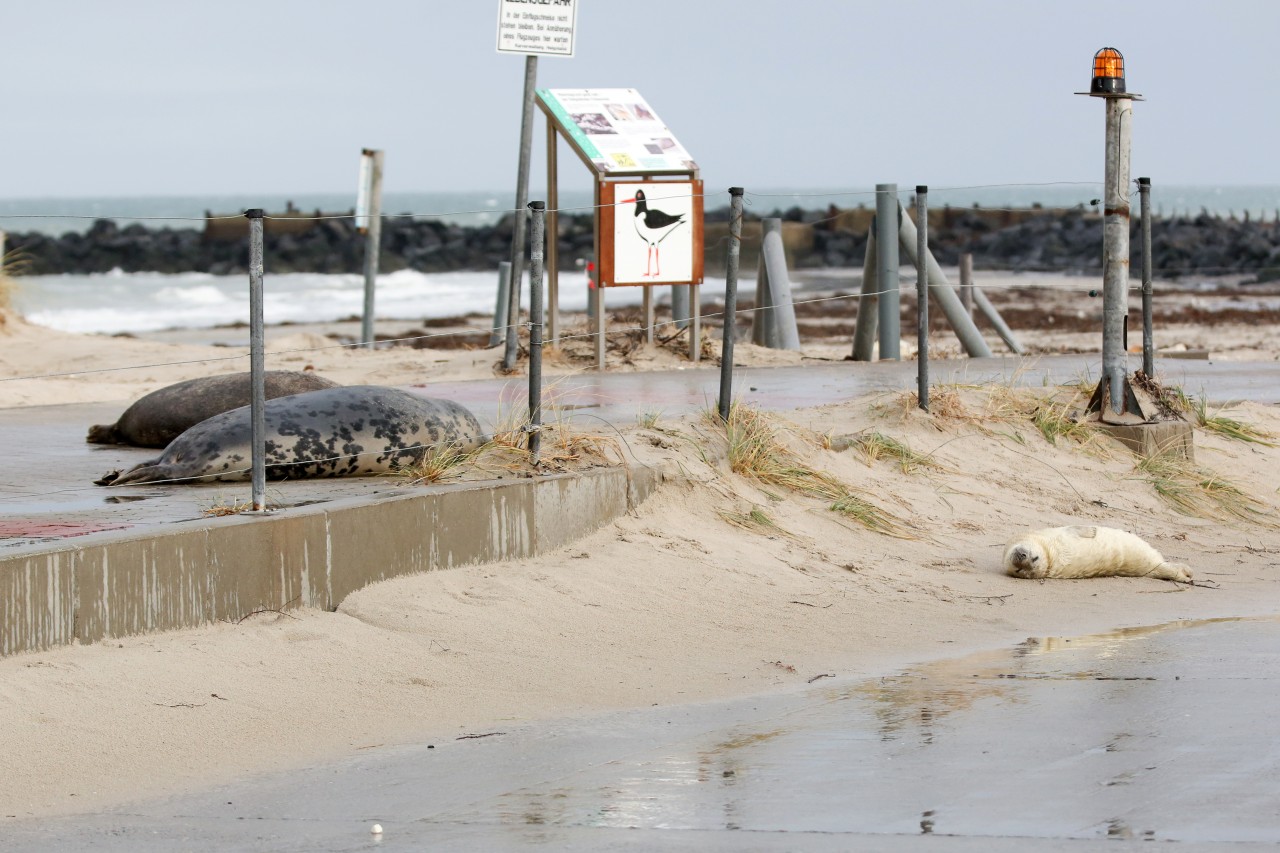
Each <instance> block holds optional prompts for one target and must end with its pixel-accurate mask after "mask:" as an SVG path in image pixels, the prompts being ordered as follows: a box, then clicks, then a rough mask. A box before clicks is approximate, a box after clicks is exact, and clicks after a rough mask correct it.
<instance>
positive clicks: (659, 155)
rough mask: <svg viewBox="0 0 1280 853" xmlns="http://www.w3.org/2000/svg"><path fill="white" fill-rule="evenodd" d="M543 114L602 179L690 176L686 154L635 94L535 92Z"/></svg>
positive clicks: (693, 167)
mask: <svg viewBox="0 0 1280 853" xmlns="http://www.w3.org/2000/svg"><path fill="white" fill-rule="evenodd" d="M538 100H539V102H540V103H541V105H542V109H543V111H544V112H546V113H547V115H549V116H550V117H551V118H552V119H553V120H554V121H555V122H556V124H557V125H559V127H560V131H561V133H562V134H563V135H564V136H565V137H566V138H567V139H568V140H569V142H570V143H571V144H572V145H573V147H574V148H575V149H576V150H577V152H578V156H579V157H581V158H582V159H583V160H584V161H586V162H587V163H588V164H589V165H590V166H591V167H592V168H594V169H595V170H596V171H597V172H598V173H601V174H624V175H625V174H637V175H640V174H650V175H651V174H661V173H680V172H684V173H692V172H696V171H697V170H698V164H697V163H695V162H694V161H693V158H692V157H691V156H690V155H689V152H688V151H686V150H685V149H684V146H683V145H681V144H680V142H679V141H678V140H677V139H676V137H675V134H673V133H672V132H671V131H670V129H668V128H667V126H666V125H665V124H663V123H662V120H661V119H660V118H658V114H657V113H656V112H654V110H653V108H652V107H650V106H649V105H648V103H646V102H645V99H644V98H643V97H641V96H640V93H639V92H637V91H636V90H635V89H539V90H538Z"/></svg>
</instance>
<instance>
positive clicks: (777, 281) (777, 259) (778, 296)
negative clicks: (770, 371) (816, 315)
mask: <svg viewBox="0 0 1280 853" xmlns="http://www.w3.org/2000/svg"><path fill="white" fill-rule="evenodd" d="M763 227H764V239H763V240H761V241H760V256H761V257H762V258H763V259H764V269H765V271H766V272H767V273H768V277H767V281H768V297H769V298H768V301H769V308H768V311H767V316H769V320H768V322H767V324H766V325H765V329H766V330H767V333H768V334H767V340H766V341H765V346H769V347H773V348H775V349H789V350H798V349H800V333H799V331H798V330H797V329H796V306H795V304H794V303H793V302H792V301H791V277H790V275H789V274H788V273H787V250H786V247H785V246H784V245H783V242H782V220H781V219H777V218H772V219H765V220H764V221H763Z"/></svg>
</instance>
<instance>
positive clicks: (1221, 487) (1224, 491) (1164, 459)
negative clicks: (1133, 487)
mask: <svg viewBox="0 0 1280 853" xmlns="http://www.w3.org/2000/svg"><path fill="white" fill-rule="evenodd" d="M1137 472H1138V474H1139V475H1140V476H1142V477H1143V478H1144V479H1146V480H1147V482H1149V483H1150V484H1151V486H1152V488H1154V489H1155V491H1156V494H1157V495H1158V496H1159V497H1160V499H1161V500H1163V501H1164V502H1165V503H1167V504H1168V505H1169V506H1171V507H1173V508H1174V509H1175V510H1177V511H1178V512H1180V513H1182V514H1183V515H1189V516H1194V517H1198V518H1209V519H1214V520H1219V521H1232V520H1235V521H1248V522H1251V523H1255V524H1258V523H1264V524H1270V523H1272V521H1273V520H1272V519H1269V518H1267V517H1266V516H1268V515H1270V514H1272V512H1273V510H1272V508H1271V507H1269V506H1268V505H1267V504H1265V503H1263V502H1262V501H1260V500H1258V499H1257V498H1254V497H1253V496H1252V495H1249V494H1248V493H1246V492H1245V491H1244V490H1243V489H1241V488H1240V487H1239V486H1237V485H1235V484H1234V483H1232V482H1230V481H1229V480H1227V479H1226V478H1224V477H1222V476H1221V475H1220V474H1216V473H1214V472H1212V471H1209V470H1207V469H1204V468H1200V467H1198V466H1196V465H1195V464H1194V463H1192V462H1191V461H1190V460H1188V459H1187V458H1186V457H1185V456H1182V455H1181V454H1175V453H1160V454H1155V455H1152V456H1147V457H1145V458H1142V459H1140V460H1138V464H1137Z"/></svg>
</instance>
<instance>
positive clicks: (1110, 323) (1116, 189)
mask: <svg viewBox="0 0 1280 853" xmlns="http://www.w3.org/2000/svg"><path fill="white" fill-rule="evenodd" d="M1106 101H1107V163H1106V170H1105V182H1106V185H1105V187H1104V188H1103V217H1104V218H1103V221H1102V375H1103V378H1104V379H1105V380H1107V382H1108V384H1109V387H1110V394H1111V408H1112V411H1114V412H1115V413H1116V414H1121V413H1123V412H1124V410H1125V403H1126V399H1125V397H1126V391H1125V379H1126V376H1127V374H1128V372H1129V369H1128V357H1127V355H1126V353H1125V351H1124V323H1125V318H1126V317H1128V316H1129V141H1130V131H1131V130H1132V127H1133V101H1132V100H1131V99H1130V98H1107V99H1106Z"/></svg>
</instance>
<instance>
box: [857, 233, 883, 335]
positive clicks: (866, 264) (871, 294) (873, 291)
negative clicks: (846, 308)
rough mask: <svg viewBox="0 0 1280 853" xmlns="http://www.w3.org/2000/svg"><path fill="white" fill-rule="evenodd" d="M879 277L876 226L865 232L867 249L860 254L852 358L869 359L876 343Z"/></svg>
mask: <svg viewBox="0 0 1280 853" xmlns="http://www.w3.org/2000/svg"><path fill="white" fill-rule="evenodd" d="M879 289H880V279H879V278H877V277H876V226H875V223H874V222H873V223H872V224H871V229H870V230H869V231H868V232H867V250H866V253H865V254H864V255H863V256H862V292H861V293H860V294H858V319H857V321H856V322H855V324H854V327H853V360H854V361H871V354H872V353H873V352H874V351H875V345H876V311H877V308H876V305H877V303H878V302H879V301H880V297H879V293H878V291H879Z"/></svg>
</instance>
